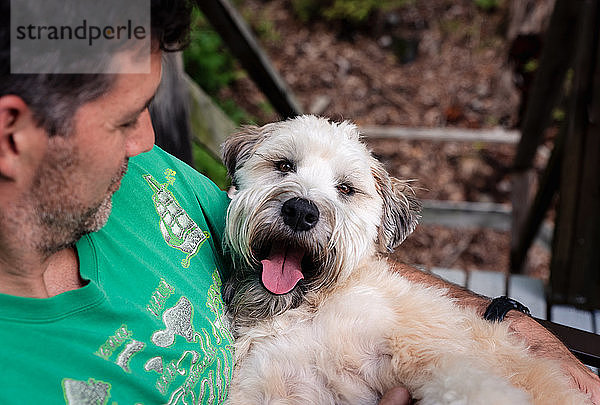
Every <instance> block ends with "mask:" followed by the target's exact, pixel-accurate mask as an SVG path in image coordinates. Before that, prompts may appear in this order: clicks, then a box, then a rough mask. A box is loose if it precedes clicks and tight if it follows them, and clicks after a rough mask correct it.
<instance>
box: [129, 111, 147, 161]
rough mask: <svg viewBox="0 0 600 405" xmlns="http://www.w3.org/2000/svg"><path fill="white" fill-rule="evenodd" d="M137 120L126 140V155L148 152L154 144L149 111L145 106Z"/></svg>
mask: <svg viewBox="0 0 600 405" xmlns="http://www.w3.org/2000/svg"><path fill="white" fill-rule="evenodd" d="M138 120H139V122H138V125H137V128H135V129H134V130H133V131H132V132H131V134H130V135H129V139H128V140H127V156H128V157H133V156H136V155H139V154H140V153H143V152H148V151H149V150H150V149H152V146H154V129H153V128H152V121H151V120H150V112H149V111H148V109H147V108H146V109H145V110H144V112H142V113H141V114H140V117H139V118H138Z"/></svg>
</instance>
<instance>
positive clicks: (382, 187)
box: [371, 162, 421, 253]
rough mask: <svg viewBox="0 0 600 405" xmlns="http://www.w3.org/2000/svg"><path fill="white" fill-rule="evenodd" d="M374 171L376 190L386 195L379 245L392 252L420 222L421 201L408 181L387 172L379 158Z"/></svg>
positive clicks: (382, 248) (382, 249)
mask: <svg viewBox="0 0 600 405" xmlns="http://www.w3.org/2000/svg"><path fill="white" fill-rule="evenodd" d="M371 172H372V173H373V177H374V178H375V187H376V188H377V192H378V193H379V195H380V196H381V198H382V199H383V213H382V218H381V224H380V225H379V235H378V238H377V239H378V247H379V250H380V251H382V252H385V251H387V252H390V253H391V252H393V251H394V249H395V248H396V247H398V245H400V244H401V243H402V242H403V241H404V239H406V237H407V236H408V235H410V233H411V232H412V231H414V229H415V227H416V226H417V222H418V221H419V218H420V217H421V215H420V212H421V202H420V201H419V200H418V199H417V197H416V196H415V194H414V192H413V190H412V188H411V187H410V185H409V184H408V182H406V181H401V180H398V179H396V178H394V177H391V176H390V175H388V173H387V172H386V171H385V169H384V168H383V166H382V165H381V164H380V163H379V162H376V164H374V165H373V166H372V168H371Z"/></svg>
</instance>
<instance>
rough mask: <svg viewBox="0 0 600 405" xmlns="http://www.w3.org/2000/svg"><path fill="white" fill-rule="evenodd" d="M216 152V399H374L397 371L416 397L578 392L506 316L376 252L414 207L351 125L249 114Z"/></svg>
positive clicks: (535, 397)
mask: <svg viewBox="0 0 600 405" xmlns="http://www.w3.org/2000/svg"><path fill="white" fill-rule="evenodd" d="M224 161H225V163H226V166H227V168H228V170H229V173H230V174H231V176H232V178H233V182H234V185H235V187H236V189H237V191H236V194H235V195H234V197H233V199H232V202H231V205H230V208H229V212H228V218H227V221H228V222H227V229H226V243H227V246H228V247H229V249H230V250H231V253H232V254H233V257H234V261H235V264H234V267H235V270H234V274H233V275H232V279H231V280H230V281H229V282H228V283H227V284H226V287H225V296H226V301H227V303H228V309H229V311H230V315H231V319H232V325H233V328H234V334H235V336H236V348H235V349H236V351H235V358H236V366H235V371H234V377H233V381H232V384H231V390H230V394H229V399H228V403H229V404H302V405H305V404H373V403H376V402H377V401H378V399H379V398H380V397H381V395H382V394H383V393H384V392H386V391H387V390H388V389H390V388H392V387H394V386H397V385H399V384H402V385H405V386H406V387H407V388H408V389H409V390H410V392H411V393H412V395H413V397H414V398H415V399H417V400H418V401H419V402H418V403H419V404H484V405H492V404H503V405H506V404H510V405H515V404H529V403H535V404H544V405H547V404H561V405H565V404H577V405H581V404H585V403H589V400H588V398H587V397H586V396H584V395H583V394H581V393H580V392H579V391H577V390H576V389H573V388H571V387H570V385H569V379H568V377H567V376H565V375H564V374H563V373H562V372H561V370H560V368H559V366H558V364H556V363H554V362H553V361H550V360H548V359H542V358H534V357H531V356H529V355H528V353H527V348H526V346H525V345H524V344H523V343H522V342H521V341H520V340H519V339H517V337H515V336H514V335H512V334H511V333H510V332H509V330H508V328H507V326H506V324H505V323H495V324H492V323H490V322H487V321H484V320H483V319H481V318H480V316H478V315H477V314H476V313H475V312H474V311H470V310H468V309H465V308H462V307H460V306H458V305H456V303H455V302H453V300H452V299H450V298H448V297H447V296H446V295H445V291H443V290H439V289H435V288H432V287H427V286H424V285H420V284H416V283H412V282H410V281H408V280H406V279H404V278H403V277H401V275H400V274H398V273H396V272H393V271H391V270H390V268H389V265H388V263H387V262H386V260H385V259H384V258H382V257H380V255H379V253H380V252H384V251H391V250H393V249H394V248H395V247H396V246H398V245H399V244H400V243H401V242H402V240H403V239H404V238H405V237H406V236H407V235H408V234H409V233H410V232H411V231H412V230H413V229H414V227H415V225H416V222H417V220H418V217H419V214H418V211H419V208H420V207H419V203H418V202H417V200H416V198H415V197H414V195H413V193H412V190H411V188H410V187H409V185H408V184H407V183H406V182H401V181H399V180H396V179H393V178H391V177H390V176H388V174H387V173H386V171H385V170H384V169H383V167H382V165H381V164H380V163H379V162H377V161H376V160H375V159H374V158H373V157H372V156H371V154H370V153H369V151H368V150H367V149H366V147H365V146H364V145H363V144H362V143H361V142H360V140H359V133H358V131H357V129H356V127H355V126H354V125H352V124H350V123H347V122H344V123H338V124H336V123H330V122H329V121H327V120H324V119H320V118H316V117H313V116H303V117H298V118H295V119H292V120H288V121H285V122H280V123H273V124H268V125H265V126H264V127H262V128H256V127H248V128H245V129H244V130H243V131H242V132H240V133H238V134H235V135H233V136H232V137H230V138H229V139H228V140H227V141H226V143H225V145H224ZM298 201H301V202H300V203H299V202H298ZM290 206H292V207H291V209H290ZM288 262H289V263H288ZM261 263H262V265H261ZM290 263H291V264H290ZM288 264H289V268H288V267H286V266H288ZM266 266H270V267H269V268H272V267H273V266H275V267H277V266H280V269H281V274H278V273H277V272H275V273H277V274H275V273H272V270H267V267H266ZM290 268H293V269H292V270H290ZM297 270H301V273H299V272H298V271H297ZM265 273H269V274H265ZM269 290H270V291H269ZM288 290H289V291H288Z"/></svg>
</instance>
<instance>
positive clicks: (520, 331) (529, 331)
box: [393, 263, 600, 405]
mask: <svg viewBox="0 0 600 405" xmlns="http://www.w3.org/2000/svg"><path fill="white" fill-rule="evenodd" d="M393 266H394V268H395V269H396V270H397V271H398V272H400V273H401V274H402V275H403V276H404V277H406V278H407V279H409V280H411V281H414V282H417V283H422V284H426V285H430V286H436V287H440V288H444V289H446V290H448V295H449V296H450V297H452V298H456V299H457V300H458V303H459V305H462V306H464V307H469V308H473V309H475V310H476V311H477V313H479V314H480V315H481V316H483V313H484V312H485V309H486V308H487V306H488V305H489V304H490V302H491V301H490V299H488V298H486V297H483V296H481V295H478V294H475V293H474V292H471V291H469V290H467V289H466V288H463V287H460V286H458V285H455V284H451V283H448V282H446V281H444V280H442V279H440V278H438V277H437V276H435V275H433V274H431V273H426V272H423V271H421V270H418V269H415V268H414V267H410V266H406V265H402V264H399V263H394V264H393ZM504 319H505V320H504V322H510V324H509V327H510V329H511V330H513V331H514V332H515V333H516V334H517V335H519V336H521V337H522V338H523V339H525V341H526V342H527V344H528V345H529V348H530V351H531V352H532V353H533V354H534V355H536V356H542V357H548V358H553V359H556V360H558V361H560V362H561V364H562V367H563V369H564V370H565V371H566V372H567V373H568V374H569V375H570V376H571V378H572V380H573V386H575V387H577V388H579V389H580V390H581V391H583V392H585V393H589V394H591V395H592V401H593V402H594V404H596V405H600V379H599V378H598V376H597V375H595V374H594V373H592V372H591V371H590V370H589V369H588V368H587V367H586V366H584V365H583V364H582V363H581V362H580V361H579V360H577V358H576V357H575V356H574V355H573V354H572V353H571V352H570V351H569V349H567V348H566V347H565V345H563V344H562V343H561V341H560V340H559V339H558V338H557V337H556V336H554V335H553V334H552V333H550V332H549V331H548V330H547V329H545V328H544V327H543V326H541V325H540V324H539V323H537V322H536V321H535V319H533V318H531V317H529V316H527V315H524V314H522V313H521V312H518V311H509V312H508V314H507V315H506V317H505V318H504Z"/></svg>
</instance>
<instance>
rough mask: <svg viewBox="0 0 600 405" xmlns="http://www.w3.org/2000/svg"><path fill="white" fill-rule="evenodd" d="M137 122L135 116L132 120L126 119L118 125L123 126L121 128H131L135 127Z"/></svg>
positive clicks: (137, 119)
mask: <svg viewBox="0 0 600 405" xmlns="http://www.w3.org/2000/svg"><path fill="white" fill-rule="evenodd" d="M138 122H139V117H137V118H136V119H134V120H131V121H127V122H126V123H124V124H121V125H119V127H120V128H123V129H133V128H135V127H137V124H138Z"/></svg>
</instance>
